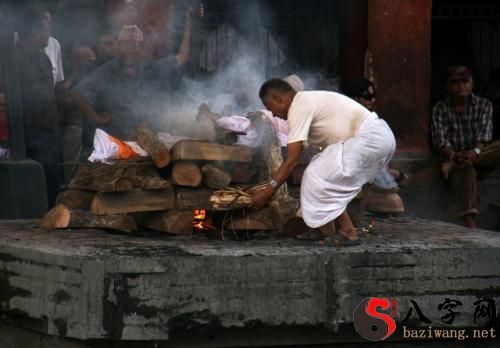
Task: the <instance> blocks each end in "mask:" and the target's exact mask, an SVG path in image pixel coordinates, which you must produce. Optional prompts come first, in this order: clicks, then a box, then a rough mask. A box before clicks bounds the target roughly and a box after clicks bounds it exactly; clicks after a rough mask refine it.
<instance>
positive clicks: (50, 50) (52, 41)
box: [43, 11, 64, 86]
mask: <svg viewBox="0 0 500 348" xmlns="http://www.w3.org/2000/svg"><path fill="white" fill-rule="evenodd" d="M43 15H44V17H45V20H46V21H47V23H48V26H49V33H50V34H52V15H51V14H50V12H49V11H45V12H44V14H43ZM44 51H45V54H46V55H47V57H49V59H50V63H51V65H52V75H53V76H54V86H55V85H56V84H57V83H59V82H62V81H63V80H64V71H63V65H62V54H61V45H60V44H59V41H57V39H56V38H54V37H52V36H49V41H48V43H47V46H46V47H45V48H44Z"/></svg>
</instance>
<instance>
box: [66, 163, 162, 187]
mask: <svg viewBox="0 0 500 348" xmlns="http://www.w3.org/2000/svg"><path fill="white" fill-rule="evenodd" d="M134 187H138V188H143V189H147V190H155V189H164V188H168V187H170V183H169V182H168V181H167V180H165V179H163V178H162V177H161V176H160V174H159V173H158V170H157V169H156V168H155V167H154V165H153V164H152V162H151V161H144V160H137V159H133V160H123V161H118V162H117V163H115V164H112V165H108V164H103V163H92V164H85V165H80V167H79V169H78V172H77V175H76V176H75V177H74V178H73V180H72V181H71V182H70V184H69V188H70V189H76V190H89V191H98V192H121V191H129V190H132V189H133V188H134Z"/></svg>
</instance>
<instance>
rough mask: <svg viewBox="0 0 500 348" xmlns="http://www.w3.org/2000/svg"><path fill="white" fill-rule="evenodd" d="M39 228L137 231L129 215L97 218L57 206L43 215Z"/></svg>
mask: <svg viewBox="0 0 500 348" xmlns="http://www.w3.org/2000/svg"><path fill="white" fill-rule="evenodd" d="M41 226H42V227H45V228H104V229H112V230H118V231H124V232H130V231H134V230H136V229H137V225H136V223H135V220H134V218H133V217H131V216H129V215H105V216H98V215H94V214H92V213H90V212H87V211H83V210H78V209H70V208H68V207H66V206H65V205H64V204H58V205H56V206H55V207H54V208H52V209H51V210H49V211H48V212H47V214H45V216H44V217H43V219H42V222H41Z"/></svg>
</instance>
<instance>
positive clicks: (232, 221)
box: [224, 207, 279, 231]
mask: <svg viewBox="0 0 500 348" xmlns="http://www.w3.org/2000/svg"><path fill="white" fill-rule="evenodd" d="M277 214H278V212H277V210H276V209H275V208H274V207H265V208H263V209H260V210H246V209H245V210H243V211H237V212H232V214H231V216H230V217H229V219H228V221H227V222H226V224H225V226H224V227H225V228H226V229H228V230H246V231H256V230H257V231H260V230H265V231H267V230H274V229H275V227H276V226H275V222H276V220H277V218H279V216H277Z"/></svg>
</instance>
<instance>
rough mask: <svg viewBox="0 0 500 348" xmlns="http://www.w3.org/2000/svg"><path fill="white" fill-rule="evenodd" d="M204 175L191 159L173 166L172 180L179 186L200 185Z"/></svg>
mask: <svg viewBox="0 0 500 348" xmlns="http://www.w3.org/2000/svg"><path fill="white" fill-rule="evenodd" d="M202 179H203V176H202V174H201V171H200V167H198V165H197V164H196V163H193V162H189V161H181V162H176V163H175V164H174V166H173V168H172V182H173V183H174V184H175V185H179V186H189V187H198V186H200V184H201V181H202Z"/></svg>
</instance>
